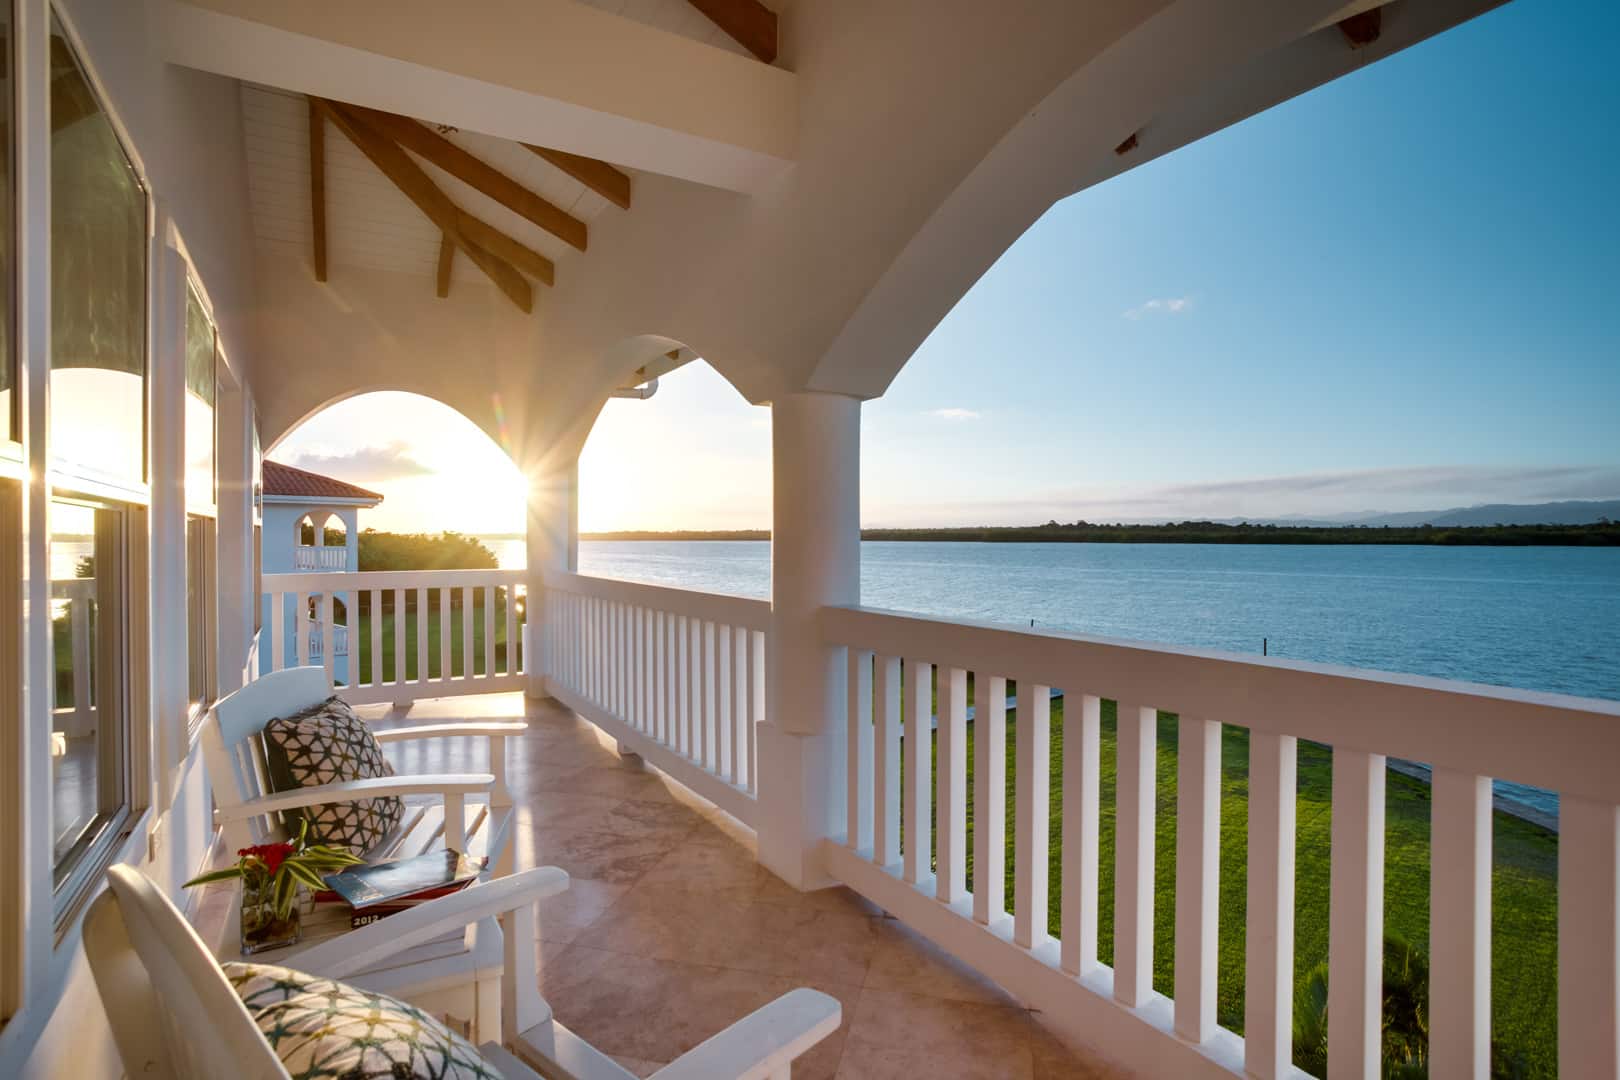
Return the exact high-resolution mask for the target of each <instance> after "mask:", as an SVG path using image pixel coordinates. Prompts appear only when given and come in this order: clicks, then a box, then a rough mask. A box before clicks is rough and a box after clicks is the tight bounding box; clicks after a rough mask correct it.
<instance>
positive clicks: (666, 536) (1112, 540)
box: [579, 522, 1620, 548]
mask: <svg viewBox="0 0 1620 1080" xmlns="http://www.w3.org/2000/svg"><path fill="white" fill-rule="evenodd" d="M579 538H580V539H581V540H586V541H595V542H610V543H648V542H650V543H658V542H663V543H694V542H702V543H728V542H755V543H760V542H768V541H769V540H770V538H771V534H770V531H769V530H768V529H731V530H691V531H672V532H646V531H626V532H606V533H581V534H580V537H579ZM861 539H862V540H863V541H870V542H875V543H936V544H952V543H956V544H1227V545H1245V546H1248V545H1262V546H1264V545H1275V546H1294V547H1587V548H1616V547H1620V524H1615V523H1608V522H1600V523H1597V524H1592V525H1467V526H1461V525H1459V526H1429V525H1423V526H1415V527H1414V526H1396V525H1355V526H1337V527H1317V526H1295V525H1220V524H1216V523H1212V522H1184V523H1182V524H1178V525H1089V524H1085V523H1080V524H1076V525H1050V526H1046V525H1043V526H1037V527H1029V528H1026V527H1021V526H1009V527H1001V526H991V527H971V528H955V529H862V530H861Z"/></svg>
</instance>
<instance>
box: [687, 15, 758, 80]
mask: <svg viewBox="0 0 1620 1080" xmlns="http://www.w3.org/2000/svg"><path fill="white" fill-rule="evenodd" d="M687 2H688V3H690V4H691V5H692V6H693V7H695V8H697V9H698V10H699V11H701V12H702V13H703V14H704V15H705V16H707V17H708V20H709V21H710V22H712V23H714V25H716V26H718V27H719V28H720V29H722V30H724V31H725V32H726V34H727V36H729V37H730V38H731V40H733V41H735V42H736V43H737V44H739V45H741V46H742V47H743V48H745V49H747V50H748V51H749V52H751V53H753V54H754V55H755V56H757V57H759V59H761V60H763V61H764V62H765V63H767V64H774V63H776V12H774V11H772V10H771V9H770V8H768V7H766V6H765V5H764V4H762V3H760V2H759V0H687Z"/></svg>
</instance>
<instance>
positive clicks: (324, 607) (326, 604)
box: [321, 589, 355, 685]
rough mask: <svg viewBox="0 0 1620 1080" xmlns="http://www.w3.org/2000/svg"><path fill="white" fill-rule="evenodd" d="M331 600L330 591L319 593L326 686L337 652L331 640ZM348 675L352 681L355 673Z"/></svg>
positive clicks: (322, 656) (332, 615) (332, 611)
mask: <svg viewBox="0 0 1620 1080" xmlns="http://www.w3.org/2000/svg"><path fill="white" fill-rule="evenodd" d="M332 600H333V597H332V590H331V589H327V590H326V591H325V592H323V593H321V666H322V667H324V668H325V669H326V681H327V684H328V685H330V684H331V683H332V681H333V672H332V667H333V665H334V663H335V660H334V657H335V655H336V652H337V650H336V649H334V648H333V647H332V644H333V642H332V639H333V637H334V636H335V635H334V633H333V630H332V620H333V618H334V615H335V611H336V609H335V607H334V605H333V603H332ZM348 674H349V678H350V680H352V679H353V678H354V675H355V673H354V672H352V671H351V672H349V673H348Z"/></svg>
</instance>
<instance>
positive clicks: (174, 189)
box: [0, 0, 255, 1077]
mask: <svg viewBox="0 0 1620 1080" xmlns="http://www.w3.org/2000/svg"><path fill="white" fill-rule="evenodd" d="M41 7H42V5H41ZM58 7H59V10H60V11H61V13H62V14H63V16H64V22H65V23H66V24H67V25H68V27H69V29H70V31H72V32H74V33H76V34H77V36H78V37H79V39H80V40H81V42H82V44H83V52H84V55H83V56H82V60H83V61H84V62H85V64H86V65H87V67H88V68H89V69H90V71H91V74H92V76H93V78H94V80H95V81H96V82H97V83H98V84H99V86H100V87H101V89H102V90H103V91H104V92H105V95H106V97H107V99H108V102H109V103H110V106H111V109H112V113H113V116H114V118H115V120H116V122H117V123H118V124H119V125H120V126H121V127H122V129H123V131H124V132H125V134H126V135H127V136H128V138H129V140H130V142H131V143H132V144H133V149H134V152H135V154H136V156H137V158H138V159H139V161H140V163H141V165H142V167H143V169H144V171H145V175H146V179H147V182H148V185H149V187H150V188H151V190H152V192H153V194H154V195H155V196H156V198H157V199H158V200H160V204H161V206H162V208H163V210H164V212H166V213H167V214H168V215H169V217H170V219H172V225H173V228H174V229H175V230H176V231H177V232H178V233H179V239H180V244H181V246H182V247H183V248H184V251H185V253H186V255H187V256H188V257H189V258H190V260H191V263H192V265H193V268H194V272H195V274H196V276H197V277H198V279H199V280H200V282H201V284H202V286H203V288H204V290H205V291H206V293H207V295H208V298H209V300H210V301H211V303H212V305H213V309H214V314H215V318H216V320H217V322H218V325H219V330H220V335H221V343H222V346H223V348H224V350H225V352H226V353H227V355H228V356H229V358H230V361H231V363H232V364H233V366H234V367H235V369H236V370H237V371H238V372H240V373H242V374H244V375H250V373H251V371H252V367H253V361H254V356H255V348H254V344H255V343H254V341H253V338H252V326H253V322H252V318H251V316H252V305H253V303H254V289H253V270H254V268H253V263H252V258H251V252H252V230H251V222H250V220H249V218H248V216H247V180H246V175H247V174H246V162H245V160H244V155H243V153H242V134H241V121H240V111H239V108H238V105H237V90H236V84H235V82H234V81H232V80H229V79H222V78H219V77H216V76H211V75H204V74H201V73H198V72H194V71H188V70H185V69H180V68H174V67H170V66H168V65H166V64H164V63H162V62H161V61H160V60H159V59H158V57H157V54H156V53H155V51H154V50H153V48H152V41H151V40H150V39H149V36H148V20H147V9H146V5H145V4H144V3H143V2H140V0H59V4H58ZM160 224H161V223H160ZM164 240H165V238H164V235H162V234H160V235H159V237H158V238H157V240H156V241H155V242H156V243H159V244H162V243H164ZM152 284H153V286H154V287H156V286H157V284H158V283H157V282H156V281H154V282H153V283H152ZM153 366H154V370H156V368H157V367H158V365H157V364H156V363H155V362H154V365H153ZM178 392H179V393H182V394H183V388H181V389H179V390H178ZM227 465H228V463H227V462H225V461H222V462H221V468H222V470H223V469H225V468H226V467H227ZM238 502H240V500H239V501H238ZM172 512H173V513H175V514H177V515H179V516H182V517H183V507H179V506H175V507H174V508H173V511H172ZM168 524H169V525H170V527H172V526H173V524H174V523H173V522H170V523H168ZM155 531H156V528H154V532H155ZM248 531H249V534H250V533H251V525H249V526H248ZM154 565H155V563H154ZM152 584H153V587H154V589H158V588H166V589H167V590H168V591H169V592H170V593H174V592H176V591H178V595H177V596H176V595H169V596H158V595H154V596H153V597H152V601H153V604H154V606H156V605H157V603H159V602H160V601H162V602H164V603H166V604H167V606H169V607H171V608H173V607H175V606H176V604H178V610H181V611H184V580H183V577H182V578H181V579H180V580H179V581H177V582H176V581H169V582H167V584H166V585H161V584H160V582H159V581H157V580H154V581H153V583H152ZM222 602H226V603H229V604H232V605H234V609H235V611H236V612H237V613H238V615H240V613H241V612H242V611H243V610H245V608H246V605H247V604H248V602H249V598H248V597H247V596H246V595H240V596H236V597H233V598H229V599H227V598H223V597H222ZM180 648H181V651H182V652H183V650H184V644H183V642H182V644H181V646H180ZM170 667H171V668H172V665H170ZM164 670H165V669H164V668H163V667H162V666H161V665H156V664H155V665H154V667H153V671H152V674H153V677H154V679H161V678H164V677H166V676H164ZM182 674H183V671H182ZM167 677H169V678H172V677H173V676H172V674H171V675H169V676H167ZM173 689H174V688H173V687H159V686H154V687H153V698H154V700H163V699H164V696H165V695H164V693H163V691H168V692H169V693H168V696H169V697H170V698H172V696H173V695H172V691H173ZM184 697H185V691H184V687H183V686H182V687H181V688H180V693H179V698H180V700H182V701H183V700H184ZM25 719H26V720H29V721H32V720H33V719H34V718H33V717H27V718H25ZM154 723H155V724H156V725H168V726H169V727H174V726H175V725H178V731H179V733H180V734H178V735H172V736H170V739H169V741H168V742H167V744H166V743H165V741H164V740H163V739H159V738H153V740H152V742H153V745H154V746H156V747H159V748H162V747H164V746H165V745H169V746H173V747H174V748H175V750H176V753H177V754H179V755H182V758H181V760H180V761H179V763H178V765H177V766H176V767H174V768H172V769H171V768H169V767H166V765H165V763H162V762H159V763H157V766H156V767H155V768H154V770H153V772H154V775H155V776H156V777H157V778H158V779H157V780H156V781H155V783H154V787H155V788H158V789H161V790H159V791H157V792H155V793H154V795H153V803H154V806H153V808H152V809H151V810H149V811H147V812H145V813H144V814H142V815H141V816H140V820H138V821H137V823H136V828H135V830H134V832H133V833H132V834H131V835H130V837H129V839H128V841H127V842H126V843H125V845H124V848H123V851H122V852H121V856H122V858H123V859H124V860H126V861H129V862H132V863H134V864H135V865H138V866H140V867H141V868H142V869H144V870H145V871H146V872H147V873H148V874H150V875H151V876H152V877H153V878H154V879H156V880H157V881H158V882H160V883H161V884H162V885H164V887H165V888H167V889H169V890H170V892H171V895H176V896H179V893H180V890H179V888H178V886H179V884H180V882H182V881H184V880H185V879H186V878H188V877H190V876H191V875H192V874H193V873H195V871H196V869H197V867H198V866H199V865H200V864H201V863H202V862H203V861H204V859H205V858H206V856H207V854H208V848H209V845H210V844H211V843H212V839H213V829H212V823H211V820H210V818H211V801H210V795H209V790H208V785H207V781H206V778H205V777H204V776H203V769H202V765H201V755H200V752H199V751H198V750H197V748H196V747H194V746H193V747H189V748H187V747H185V746H184V736H183V732H184V730H185V729H184V725H185V717H184V715H161V714H158V713H157V712H154ZM154 833H155V839H154V837H153V834H154ZM31 872H35V873H37V872H38V871H37V869H32V870H31ZM49 918H50V917H49V913H46V914H45V916H44V920H45V924H46V925H44V926H41V925H39V923H38V918H37V916H36V917H35V921H34V923H33V924H32V925H31V928H30V933H31V934H39V933H41V932H44V933H47V934H48V933H49V930H50V928H49V925H48V924H49ZM33 975H34V978H33V981H32V982H30V983H29V985H28V986H27V987H26V991H25V997H24V1003H23V1009H22V1010H21V1011H20V1012H18V1013H17V1014H16V1015H15V1016H13V1017H12V1018H11V1020H10V1021H9V1022H8V1023H7V1025H6V1027H5V1029H4V1031H3V1032H0V1075H3V1076H8V1077H9V1076H18V1077H62V1076H75V1077H78V1076H82V1077H111V1076H117V1075H119V1074H120V1072H121V1067H120V1064H119V1062H118V1058H117V1054H116V1051H115V1049H114V1047H113V1045H112V1042H111V1033H110V1031H109V1030H108V1028H107V1025H106V1021H105V1017H104V1014H103V1013H102V1010H101V1004H100V998H99V996H98V995H97V993H96V991H95V986H94V983H93V981H92V980H91V978H90V974H89V969H88V967H87V965H86V964H85V961H84V958H83V954H82V950H81V949H80V948H79V928H78V927H77V926H76V925H75V926H71V927H70V928H69V929H68V931H67V932H66V934H65V935H64V937H63V939H62V940H61V941H60V942H59V943H56V944H55V946H54V948H53V950H52V951H51V953H50V961H49V963H48V964H46V965H44V968H43V970H37V971H35V972H33Z"/></svg>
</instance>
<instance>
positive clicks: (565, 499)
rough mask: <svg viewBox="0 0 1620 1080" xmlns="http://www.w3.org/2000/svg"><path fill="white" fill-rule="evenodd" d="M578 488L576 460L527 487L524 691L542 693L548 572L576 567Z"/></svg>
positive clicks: (544, 672)
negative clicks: (525, 678) (526, 634)
mask: <svg viewBox="0 0 1620 1080" xmlns="http://www.w3.org/2000/svg"><path fill="white" fill-rule="evenodd" d="M578 488H579V462H578V461H577V460H575V461H570V462H568V463H567V464H566V465H563V466H559V467H556V468H553V469H548V470H543V471H542V472H541V474H540V475H539V477H538V478H537V479H536V480H535V481H534V482H533V483H532V485H531V486H530V488H529V513H528V522H527V532H526V533H525V539H526V541H527V544H526V547H527V552H526V554H527V559H526V561H527V567H528V569H527V574H526V578H527V583H528V598H527V601H526V615H525V617H526V618H527V620H528V622H527V626H528V645H527V647H526V651H525V652H524V654H523V661H524V664H525V665H526V666H527V668H528V688H527V691H526V692H527V694H528V696H529V697H532V698H541V697H545V696H547V695H546V675H547V674H548V672H547V671H546V669H545V668H546V665H545V663H544V657H545V655H546V649H545V641H544V632H545V631H544V627H545V620H544V618H542V615H543V613H544V611H545V606H544V605H545V603H546V599H547V598H546V590H545V573H546V571H547V570H567V571H571V570H574V569H577V567H578V551H579V528H578V520H579V518H578V515H579V510H578V506H579V504H578Z"/></svg>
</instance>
